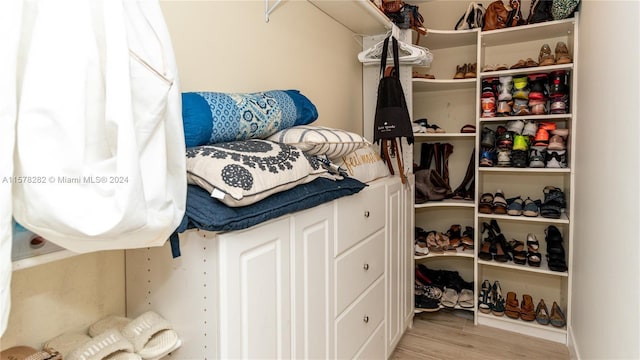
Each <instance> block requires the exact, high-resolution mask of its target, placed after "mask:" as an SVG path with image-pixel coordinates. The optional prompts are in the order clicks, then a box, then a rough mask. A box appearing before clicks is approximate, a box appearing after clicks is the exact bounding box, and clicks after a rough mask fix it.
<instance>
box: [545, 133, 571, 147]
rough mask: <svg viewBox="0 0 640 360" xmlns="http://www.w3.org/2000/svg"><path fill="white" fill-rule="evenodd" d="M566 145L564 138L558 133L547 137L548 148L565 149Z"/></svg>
mask: <svg viewBox="0 0 640 360" xmlns="http://www.w3.org/2000/svg"><path fill="white" fill-rule="evenodd" d="M566 148H567V147H566V145H565V143H564V138H563V137H562V136H560V135H553V136H552V137H551V138H550V139H549V146H547V149H548V150H565V149H566Z"/></svg>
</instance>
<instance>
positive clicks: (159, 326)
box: [89, 311, 182, 360]
mask: <svg viewBox="0 0 640 360" xmlns="http://www.w3.org/2000/svg"><path fill="white" fill-rule="evenodd" d="M109 329H116V330H117V331H119V332H121V333H122V335H123V336H124V337H125V338H126V339H127V340H128V341H130V342H131V343H132V344H133V348H134V352H135V353H136V354H138V355H140V357H141V358H142V359H144V360H157V359H160V358H162V357H164V356H166V355H167V354H169V353H171V352H172V351H174V350H175V349H177V348H179V347H180V346H181V345H182V340H180V337H179V336H178V333H177V332H176V331H175V330H173V328H172V326H171V324H170V323H169V322H168V321H167V320H165V319H164V318H163V317H161V316H160V315H159V314H157V313H155V312H153V311H147V312H145V313H143V314H142V315H140V316H138V317H136V318H135V319H130V318H126V317H122V316H114V315H111V316H107V317H105V318H103V319H101V320H98V321H97V322H96V323H94V324H93V325H91V326H90V327H89V335H91V336H95V335H98V334H101V333H103V332H105V331H108V330H109Z"/></svg>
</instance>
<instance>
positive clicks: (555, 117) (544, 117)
mask: <svg viewBox="0 0 640 360" xmlns="http://www.w3.org/2000/svg"><path fill="white" fill-rule="evenodd" d="M571 118H573V115H572V114H546V115H519V116H496V117H480V118H478V122H481V123H483V122H507V121H510V120H566V119H571Z"/></svg>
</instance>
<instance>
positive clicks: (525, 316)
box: [520, 294, 536, 321]
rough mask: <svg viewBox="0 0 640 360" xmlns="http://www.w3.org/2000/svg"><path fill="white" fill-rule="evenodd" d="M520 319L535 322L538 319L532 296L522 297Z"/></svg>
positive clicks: (525, 295)
mask: <svg viewBox="0 0 640 360" xmlns="http://www.w3.org/2000/svg"><path fill="white" fill-rule="evenodd" d="M520 319H522V320H524V321H533V320H535V319H536V311H535V309H534V306H533V298H532V297H531V295H527V294H524V295H522V303H521V304H520Z"/></svg>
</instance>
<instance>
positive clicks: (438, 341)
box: [390, 311, 569, 360]
mask: <svg viewBox="0 0 640 360" xmlns="http://www.w3.org/2000/svg"><path fill="white" fill-rule="evenodd" d="M390 359H438V360H447V359H452V360H462V359H464V360H467V359H478V360H485V359H486V360H498V359H543V360H556V359H558V360H560V359H561V360H567V359H569V350H568V348H567V347H566V346H565V345H563V344H559V343H556V342H553V341H548V340H543V339H539V338H535V337H531V336H528V335H522V334H517V333H514V332H511V331H505V330H500V329H495V328H492V327H489V326H483V325H474V324H473V320H472V319H470V318H469V316H464V315H463V316H461V315H460V314H456V313H454V312H448V311H439V312H436V313H422V314H416V316H415V318H414V321H413V328H409V329H408V330H407V332H406V333H405V334H404V336H403V337H402V339H400V342H399V344H398V346H397V347H396V350H395V351H394V353H393V354H392V355H391V357H390Z"/></svg>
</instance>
